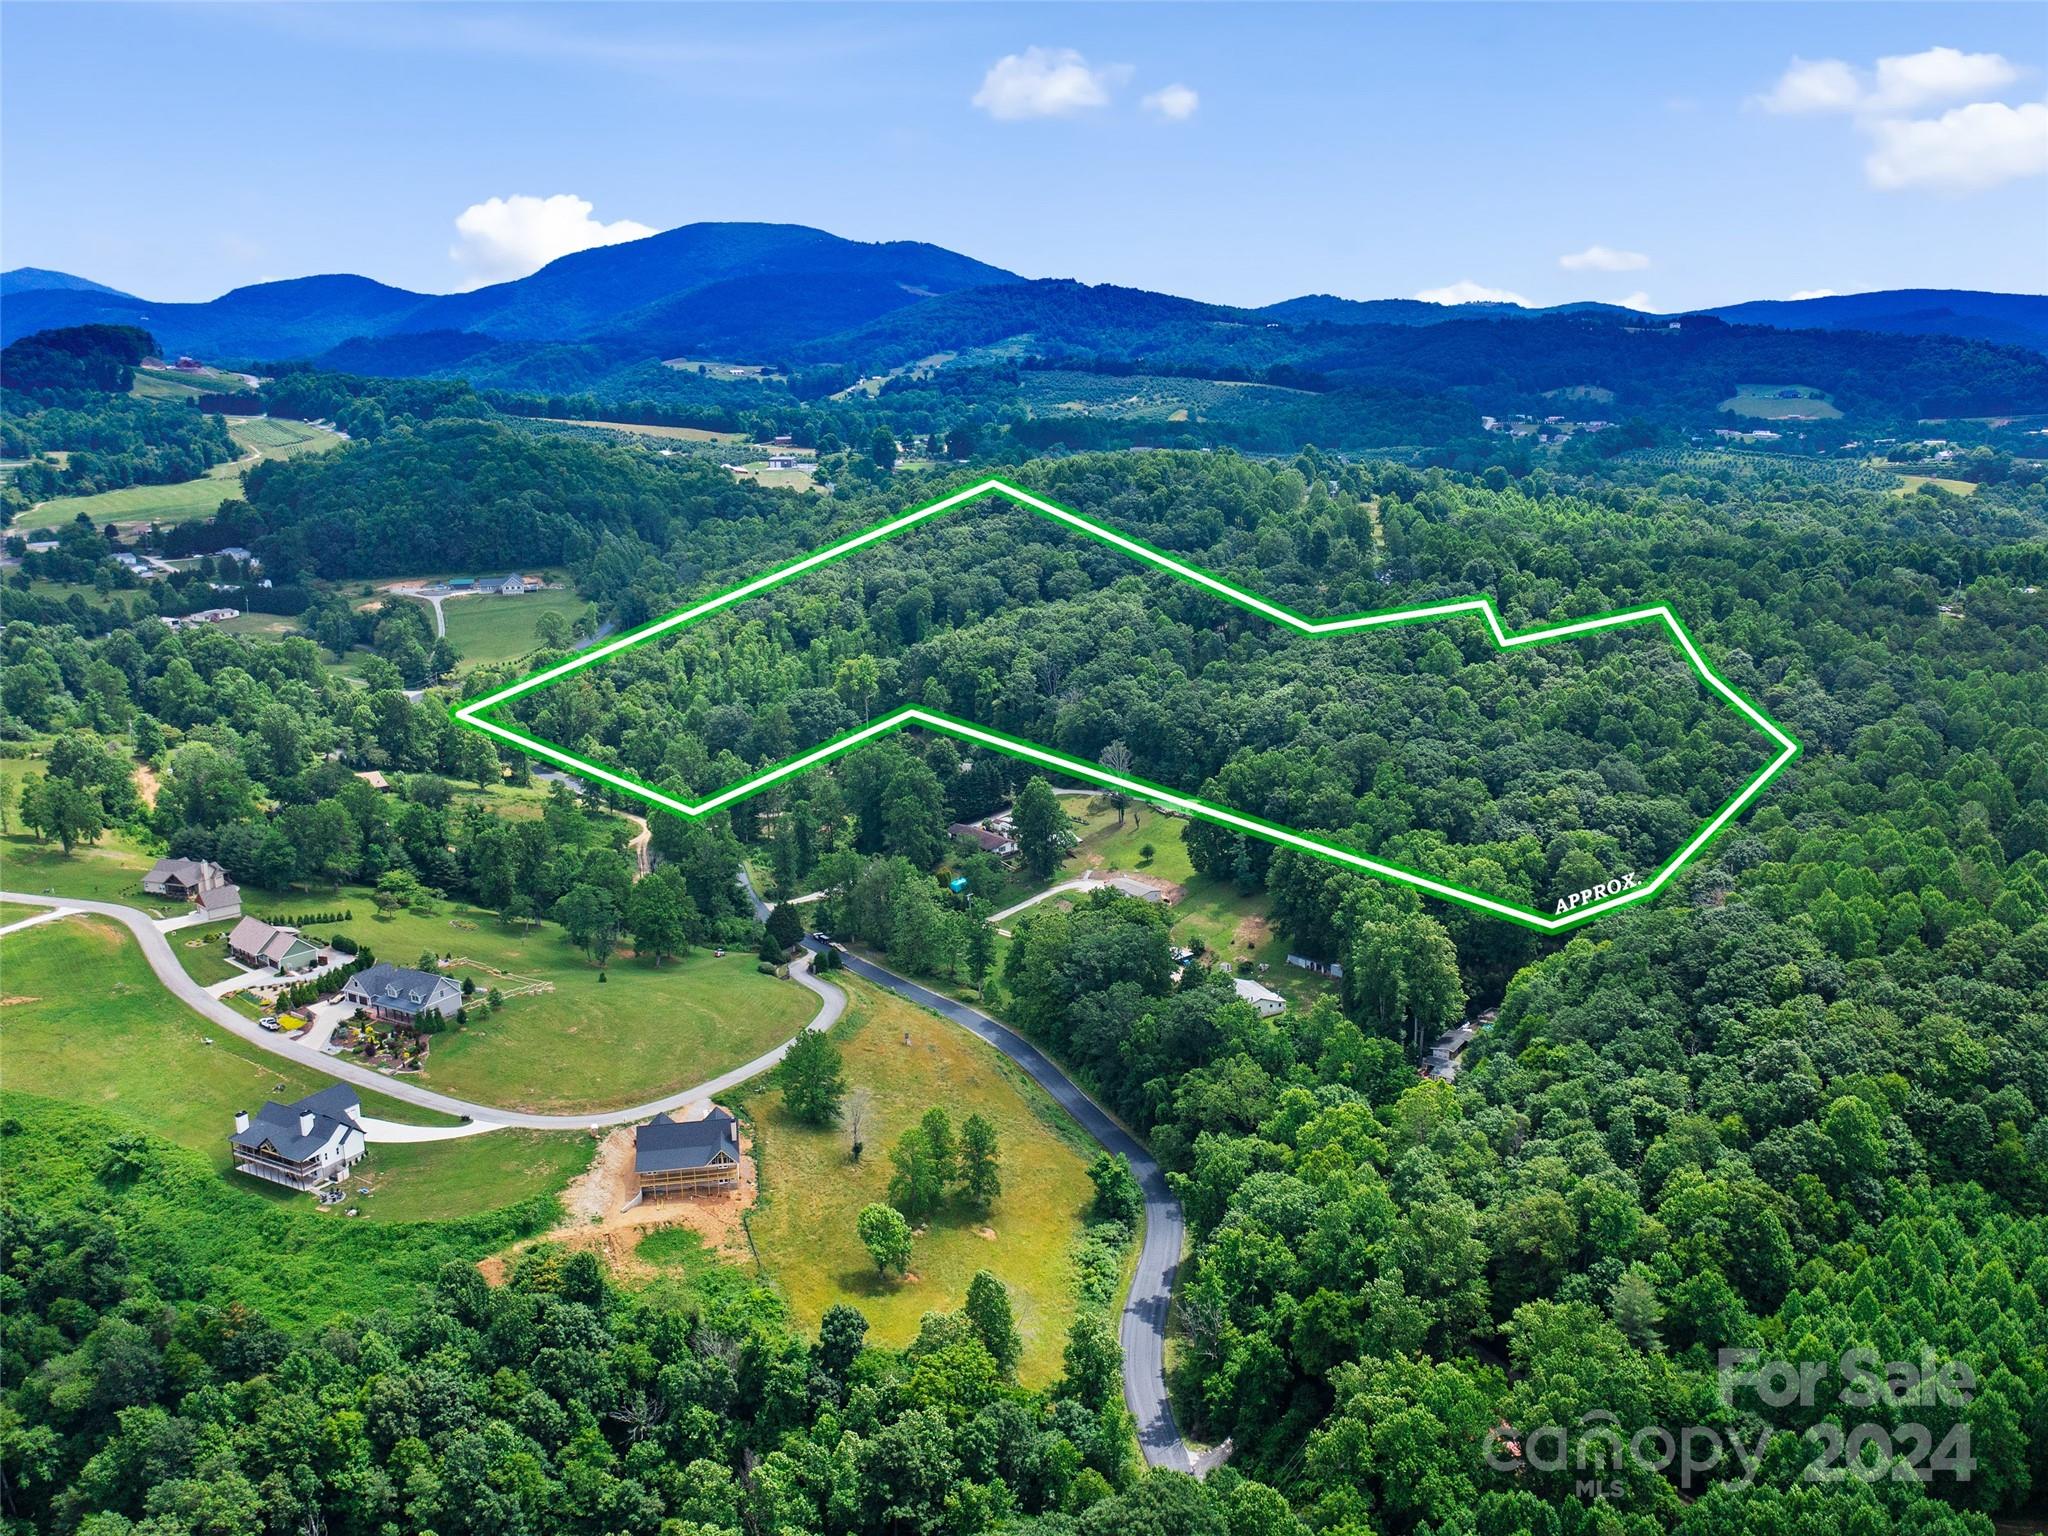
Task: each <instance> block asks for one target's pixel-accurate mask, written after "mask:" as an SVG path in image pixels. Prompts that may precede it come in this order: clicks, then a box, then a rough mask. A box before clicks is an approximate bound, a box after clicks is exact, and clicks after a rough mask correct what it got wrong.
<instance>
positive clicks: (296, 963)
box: [228, 917, 324, 975]
mask: <svg viewBox="0 0 2048 1536" xmlns="http://www.w3.org/2000/svg"><path fill="white" fill-rule="evenodd" d="M323 954H324V951H323V950H322V949H321V948H320V946H319V945H318V944H315V943H314V942H313V941H312V940H311V939H309V938H307V937H306V936H305V935H304V934H303V933H300V932H299V930H298V929H296V928H287V927H283V926H281V925H276V924H272V923H266V922H264V921H263V919H262V918H260V917H245V918H243V919H242V920H241V921H240V922H239V923H237V924H235V926H234V927H233V928H231V929H229V930H228V955H229V957H230V958H231V959H234V960H238V961H240V962H241V963H242V964H243V965H246V966H248V967H249V968H250V969H251V970H253V971H276V972H277V973H278V974H279V975H288V974H289V973H291V972H293V971H304V970H310V969H311V968H312V967H313V966H315V965H318V964H319V963H320V959H321V956H322V955H323Z"/></svg>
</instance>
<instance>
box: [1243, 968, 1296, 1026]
mask: <svg viewBox="0 0 2048 1536" xmlns="http://www.w3.org/2000/svg"><path fill="white" fill-rule="evenodd" d="M1231 986H1232V987H1234V988H1236V989H1237V995H1238V996H1239V997H1241V998H1243V999H1244V1000H1245V1001H1246V1002H1248V1003H1250V1004H1251V1005H1252V1007H1253V1008H1254V1009H1256V1010H1257V1011H1258V1015H1259V1017H1260V1018H1262V1019H1270V1018H1272V1017H1273V1015H1275V1014H1276V1013H1285V1012H1286V1011H1287V999H1286V998H1284V997H1282V996H1281V995H1280V994H1279V993H1278V992H1275V991H1274V990H1273V989H1272V988H1271V987H1269V986H1266V985H1265V984H1263V983H1262V982H1256V981H1253V980H1251V979H1250V978H1248V977H1244V976H1240V977H1238V978H1237V979H1236V980H1235V981H1233V982H1231Z"/></svg>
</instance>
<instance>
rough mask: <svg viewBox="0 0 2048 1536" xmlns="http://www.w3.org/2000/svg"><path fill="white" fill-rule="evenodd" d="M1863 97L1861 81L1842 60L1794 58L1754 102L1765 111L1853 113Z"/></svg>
mask: <svg viewBox="0 0 2048 1536" xmlns="http://www.w3.org/2000/svg"><path fill="white" fill-rule="evenodd" d="M1862 100H1863V82H1862V80H1861V79H1860V78H1859V77H1858V76H1857V74H1856V71H1855V69H1853V68H1852V67H1851V66H1850V65H1848V64H1846V63H1844V62H1843V61H1842V60H1840V59H1801V58H1794V59H1793V60H1792V62H1791V64H1790V65H1789V66H1788V67H1787V68H1786V70H1785V73H1784V74H1782V75H1780V76H1779V77H1778V83H1777V84H1776V85H1775V86H1773V87H1772V88H1771V89H1770V90H1769V91H1768V92H1766V93H1765V94H1764V95H1762V96H1759V97H1758V98H1757V105H1759V106H1761V107H1762V108H1763V109H1764V110H1765V111H1766V112H1853V111H1855V110H1856V106H1857V104H1858V103H1859V102H1861V101H1862Z"/></svg>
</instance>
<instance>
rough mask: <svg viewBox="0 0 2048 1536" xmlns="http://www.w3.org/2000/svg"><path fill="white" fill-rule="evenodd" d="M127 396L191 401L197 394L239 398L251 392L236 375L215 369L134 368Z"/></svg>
mask: <svg viewBox="0 0 2048 1536" xmlns="http://www.w3.org/2000/svg"><path fill="white" fill-rule="evenodd" d="M129 393H130V394H133V395H137V396H140V397H141V398H142V399H145V400H192V399H196V398H197V397H198V396H200V395H240V394H249V393H253V391H252V390H250V388H249V381H248V380H247V379H245V378H243V377H242V375H240V374H239V373H222V372H221V371H220V370H219V369H217V368H200V369H196V370H188V369H183V368H138V369H136V370H135V383H134V385H133V387H132V388H131V389H130V390H129Z"/></svg>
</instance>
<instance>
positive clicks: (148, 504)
mask: <svg viewBox="0 0 2048 1536" xmlns="http://www.w3.org/2000/svg"><path fill="white" fill-rule="evenodd" d="M244 467H245V465H244V464H242V463H229V464H216V465H214V466H213V468H211V469H209V470H208V471H207V472H206V473H205V474H203V475H201V476H199V478H198V479H196V480H181V481H179V482H178V483H177V484H176V485H128V486H123V487H122V488H121V489H120V490H118V491H101V492H100V493H99V494H98V495H97V496H59V497H57V498H56V499H54V500H52V501H45V502H42V503H40V504H38V505H36V506H34V507H31V508H29V510H28V511H26V512H24V513H22V514H21V515H20V516H19V517H17V518H15V520H14V524H13V526H14V527H15V529H17V530H27V529H33V528H55V527H58V526H60V525H61V524H64V523H68V522H70V521H71V520H72V519H73V518H75V517H77V516H78V515H79V514H80V513H81V512H82V513H84V514H85V515H86V516H87V517H89V518H91V519H92V520H93V522H94V523H96V524H98V525H100V526H102V527H104V526H105V525H106V524H108V523H136V524H143V523H162V524H164V525H166V526H169V525H171V524H174V523H196V522H198V521H200V520H201V519H203V518H208V517H211V516H213V514H214V513H215V512H216V511H217V510H218V509H219V507H220V504H221V503H222V502H223V501H226V500H227V499H228V498H229V497H231V496H236V495H239V494H240V493H241V489H242V470H243V468H244Z"/></svg>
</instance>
